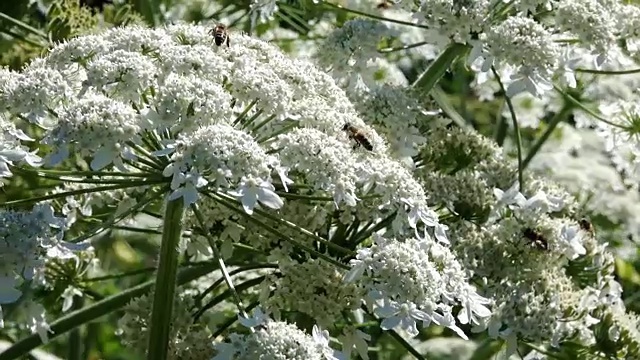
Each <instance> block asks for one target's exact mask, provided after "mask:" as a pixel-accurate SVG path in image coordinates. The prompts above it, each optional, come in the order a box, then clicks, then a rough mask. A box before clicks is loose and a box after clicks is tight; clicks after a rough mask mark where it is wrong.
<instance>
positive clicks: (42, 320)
mask: <svg viewBox="0 0 640 360" xmlns="http://www.w3.org/2000/svg"><path fill="white" fill-rule="evenodd" d="M25 309H26V313H27V328H28V329H29V330H30V331H31V333H32V334H38V336H40V340H42V343H43V344H46V343H47V342H49V333H50V332H52V331H51V327H49V324H48V323H47V318H46V316H45V315H46V313H45V310H44V307H43V306H42V305H40V304H36V303H34V302H30V303H29V305H27V306H26V307H25Z"/></svg>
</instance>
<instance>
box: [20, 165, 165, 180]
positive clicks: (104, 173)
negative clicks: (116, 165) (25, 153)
mask: <svg viewBox="0 0 640 360" xmlns="http://www.w3.org/2000/svg"><path fill="white" fill-rule="evenodd" d="M11 169H12V170H15V171H21V172H29V173H35V174H37V175H40V174H46V175H49V176H59V177H64V176H68V177H78V176H81V177H94V176H98V177H103V176H118V177H134V178H148V177H153V176H158V174H157V173H130V172H118V171H113V172H111V171H65V170H51V169H37V170H36V169H26V168H23V167H17V166H16V167H13V168H11ZM64 181H67V180H66V179H64Z"/></svg>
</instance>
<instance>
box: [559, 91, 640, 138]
mask: <svg viewBox="0 0 640 360" xmlns="http://www.w3.org/2000/svg"><path fill="white" fill-rule="evenodd" d="M553 88H554V89H555V90H556V91H557V92H559V93H560V94H562V96H564V98H565V99H566V100H569V102H570V103H572V104H573V105H575V106H577V107H579V108H580V109H581V110H583V111H584V112H586V113H587V114H589V115H591V116H593V117H594V118H596V119H598V120H600V121H602V122H603V123H605V124H607V125H611V126H613V127H617V128H619V129H623V130H627V128H626V127H625V126H622V125H620V124H616V123H614V122H611V121H609V120H607V119H605V118H603V117H602V115H600V114H597V113H596V112H595V111H593V110H591V109H589V108H588V107H586V106H585V105H584V104H583V103H582V102H580V101H579V100H578V99H576V98H574V97H573V96H571V95H569V93H567V92H566V91H564V90H562V89H561V88H560V87H559V86H556V85H553Z"/></svg>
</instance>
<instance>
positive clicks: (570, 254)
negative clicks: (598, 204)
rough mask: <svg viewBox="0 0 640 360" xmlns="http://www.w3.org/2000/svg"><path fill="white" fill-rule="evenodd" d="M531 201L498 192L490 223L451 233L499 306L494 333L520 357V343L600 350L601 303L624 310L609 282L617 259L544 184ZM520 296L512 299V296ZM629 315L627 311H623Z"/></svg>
mask: <svg viewBox="0 0 640 360" xmlns="http://www.w3.org/2000/svg"><path fill="white" fill-rule="evenodd" d="M531 189H532V191H533V192H534V195H533V196H531V197H529V198H528V199H527V198H526V197H525V196H524V195H522V193H520V192H519V191H518V190H517V185H514V186H513V187H512V188H510V189H508V190H506V191H502V190H500V189H495V195H496V198H497V202H496V203H495V206H494V209H493V213H492V217H491V218H490V219H489V221H488V222H487V223H486V224H485V225H484V226H483V227H482V228H476V227H471V226H469V225H466V224H462V223H461V224H459V225H456V226H455V227H452V231H453V233H455V235H456V240H457V242H456V243H455V244H454V248H453V249H454V252H455V253H456V254H457V255H458V256H459V257H460V258H461V261H462V263H463V264H465V266H466V267H467V268H468V269H469V270H470V271H472V272H473V274H474V276H475V277H479V278H482V279H484V281H486V282H487V286H485V287H484V290H486V291H488V294H487V295H488V296H490V298H491V299H493V300H494V301H495V303H496V306H495V307H494V309H493V311H492V316H491V319H490V320H489V322H488V323H487V324H485V325H486V326H488V329H489V334H490V335H491V336H493V337H502V338H504V339H506V340H507V342H508V343H509V349H510V350H508V351H510V352H513V351H515V347H514V346H515V345H516V344H517V340H518V339H528V340H530V341H549V340H550V341H551V343H552V345H553V346H556V347H557V346H559V344H560V343H561V342H563V341H566V340H575V341H577V342H578V343H580V344H583V345H584V346H590V345H593V344H595V342H596V340H597V339H596V336H597V332H598V330H597V329H596V328H595V327H594V326H595V325H596V324H599V323H600V322H601V321H602V319H603V317H602V315H601V312H600V311H601V310H602V309H603V308H602V306H603V302H602V301H601V300H598V299H603V298H608V299H609V300H610V301H612V302H613V303H616V304H619V303H620V301H621V298H620V293H619V292H618V293H614V292H612V291H611V290H610V289H611V286H612V285H616V284H617V283H616V282H615V280H614V279H613V277H612V276H611V270H612V266H613V262H612V257H611V255H610V254H608V253H607V252H606V251H605V248H604V246H601V245H598V244H597V241H596V239H595V237H594V235H593V230H592V228H591V226H590V224H589V223H588V222H587V221H585V220H582V221H580V222H574V221H570V220H568V219H566V218H563V217H560V216H558V215H560V214H562V213H563V212H565V213H567V212H568V213H571V212H572V211H573V210H572V207H573V203H572V199H571V198H570V197H568V196H567V194H566V193H562V192H561V191H558V190H554V188H553V187H551V186H549V185H547V184H545V183H544V182H533V183H532V185H531ZM514 294H515V295H514ZM623 312H624V311H623Z"/></svg>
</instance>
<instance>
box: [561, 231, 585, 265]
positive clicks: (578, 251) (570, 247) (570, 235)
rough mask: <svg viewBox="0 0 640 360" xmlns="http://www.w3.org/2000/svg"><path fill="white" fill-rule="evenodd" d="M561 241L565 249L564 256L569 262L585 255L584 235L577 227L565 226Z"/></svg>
mask: <svg viewBox="0 0 640 360" xmlns="http://www.w3.org/2000/svg"><path fill="white" fill-rule="evenodd" d="M559 239H560V241H562V246H563V248H564V254H565V256H566V257H567V258H568V259H569V260H574V259H576V258H577V257H579V256H581V255H585V254H586V253H587V250H586V249H585V247H584V245H583V244H582V243H583V239H582V234H581V232H580V230H579V228H578V227H577V226H569V225H564V226H563V227H562V229H561V230H560V237H559Z"/></svg>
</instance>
